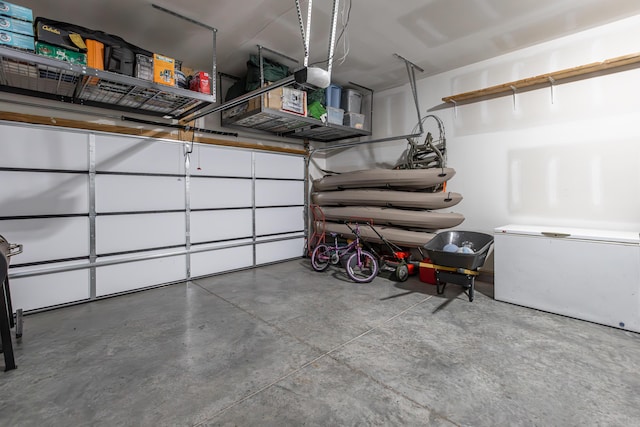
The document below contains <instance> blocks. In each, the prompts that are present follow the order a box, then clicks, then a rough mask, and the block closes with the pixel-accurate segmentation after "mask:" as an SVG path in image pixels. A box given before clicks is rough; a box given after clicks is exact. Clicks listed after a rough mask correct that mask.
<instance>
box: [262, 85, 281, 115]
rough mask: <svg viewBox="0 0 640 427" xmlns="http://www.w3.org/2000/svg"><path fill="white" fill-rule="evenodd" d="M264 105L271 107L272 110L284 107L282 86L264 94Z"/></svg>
mask: <svg viewBox="0 0 640 427" xmlns="http://www.w3.org/2000/svg"><path fill="white" fill-rule="evenodd" d="M263 96H264V107H265V108H271V109H272V110H281V109H282V88H281V87H279V88H276V89H273V90H270V91H269V92H267V93H265V94H264V95H263Z"/></svg>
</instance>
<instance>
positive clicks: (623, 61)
mask: <svg viewBox="0 0 640 427" xmlns="http://www.w3.org/2000/svg"><path fill="white" fill-rule="evenodd" d="M637 63H640V53H633V54H630V55H624V56H618V57H616V58H611V59H607V60H605V61H602V62H594V63H591V64H586V65H580V66H578V67H573V68H567V69H564V70H560V71H554V72H552V73H547V74H541V75H539V76H534V77H528V78H525V79H522V80H516V81H513V82H509V83H503V84H500V85H496V86H491V87H488V88H485V89H479V90H473V91H470V92H464V93H460V94H457V95H451V96H447V97H444V98H442V100H443V101H444V102H450V103H453V104H457V103H462V102H472V101H475V100H479V99H482V98H487V97H492V96H499V95H505V94H508V93H513V92H514V91H517V90H520V89H533V88H535V87H538V86H542V85H550V84H554V83H556V82H560V81H562V80H568V79H575V78H578V77H581V76H585V77H586V76H588V75H589V74H594V73H598V72H602V71H607V70H612V69H615V68H620V67H624V66H628V65H632V64H637Z"/></svg>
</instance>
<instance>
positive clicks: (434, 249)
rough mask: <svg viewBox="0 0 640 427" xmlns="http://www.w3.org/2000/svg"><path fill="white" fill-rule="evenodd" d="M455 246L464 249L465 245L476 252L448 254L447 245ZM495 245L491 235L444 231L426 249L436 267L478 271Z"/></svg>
mask: <svg viewBox="0 0 640 427" xmlns="http://www.w3.org/2000/svg"><path fill="white" fill-rule="evenodd" d="M450 243H452V244H454V245H456V246H458V247H462V246H463V244H464V243H468V246H469V247H470V248H471V249H472V250H473V251H474V253H472V254H465V253H458V252H446V251H444V250H443V248H444V247H445V245H448V244H450ZM492 243H493V236H491V235H490V234H484V233H478V232H475V231H457V230H453V231H443V232H440V233H438V234H436V235H435V237H434V238H433V239H431V240H430V241H429V242H428V243H427V244H425V245H424V248H425V249H426V250H427V254H429V258H430V259H431V262H432V263H433V264H436V265H442V266H446V267H454V268H463V269H467V270H476V269H478V268H480V267H482V265H483V264H484V261H485V259H486V258H487V254H488V252H489V248H490V247H491V244H492Z"/></svg>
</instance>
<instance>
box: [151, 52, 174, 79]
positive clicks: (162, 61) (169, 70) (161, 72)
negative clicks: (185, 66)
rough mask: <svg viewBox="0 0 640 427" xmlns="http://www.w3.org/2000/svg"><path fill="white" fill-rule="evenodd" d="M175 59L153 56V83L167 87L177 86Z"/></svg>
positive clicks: (155, 54)
mask: <svg viewBox="0 0 640 427" xmlns="http://www.w3.org/2000/svg"><path fill="white" fill-rule="evenodd" d="M175 62H176V61H175V59H173V58H169V57H168V56H164V55H159V54H157V53H154V54H153V81H154V82H156V83H160V84H163V85H167V86H175V85H176V75H175Z"/></svg>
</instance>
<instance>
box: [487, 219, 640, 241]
mask: <svg viewBox="0 0 640 427" xmlns="http://www.w3.org/2000/svg"><path fill="white" fill-rule="evenodd" d="M494 232H495V234H496V235H499V234H516V235H524V236H539V237H556V238H563V239H575V240H593V241H601V242H610V243H626V244H634V245H640V233H639V232H637V231H617V230H597V229H590V228H570V227H560V226H546V225H523V224H509V225H504V226H502V227H497V228H495V229H494Z"/></svg>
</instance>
